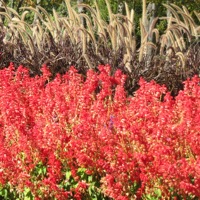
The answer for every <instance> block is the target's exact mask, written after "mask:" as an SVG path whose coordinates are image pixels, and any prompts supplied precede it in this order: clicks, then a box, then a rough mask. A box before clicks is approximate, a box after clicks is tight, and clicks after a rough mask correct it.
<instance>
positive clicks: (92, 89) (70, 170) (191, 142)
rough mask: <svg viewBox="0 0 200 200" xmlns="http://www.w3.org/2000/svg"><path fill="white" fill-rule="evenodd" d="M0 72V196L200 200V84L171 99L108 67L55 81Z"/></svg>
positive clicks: (162, 89) (22, 70) (73, 73)
mask: <svg viewBox="0 0 200 200" xmlns="http://www.w3.org/2000/svg"><path fill="white" fill-rule="evenodd" d="M42 70H43V75H42V76H40V77H39V76H37V77H34V78H31V77H30V76H29V73H28V71H27V69H25V68H23V67H22V66H20V67H19V68H18V69H17V70H16V71H15V70H14V67H13V65H12V64H10V67H9V68H7V69H4V70H1V71H0V186H1V187H0V196H2V197H4V198H10V199H12V198H14V199H16V198H20V199H24V198H25V197H26V198H29V199H59V200H61V199H67V198H68V199H70V198H71V199H72V198H73V199H116V200H126V199H127V200H128V199H140V198H142V199H159V198H162V199H166V198H168V197H170V198H187V199H194V198H198V197H200V157H199V155H200V123H199V121H200V86H199V82H200V79H199V78H198V77H194V78H193V79H192V80H187V81H186V82H185V88H184V90H183V91H181V92H179V95H178V96H177V97H176V98H175V99H173V98H172V97H171V96H170V93H169V92H167V90H166V88H165V87H164V86H159V85H158V84H156V83H155V82H153V81H152V82H150V83H148V82H145V81H144V80H143V79H142V78H141V79H140V82H139V84H140V89H139V90H137V91H136V92H135V93H134V95H133V96H130V97H127V95H126V92H125V90H124V87H123V86H124V82H125V80H126V77H125V75H123V74H122V73H121V72H120V71H116V73H115V74H114V75H113V76H111V75H110V67H109V66H99V71H100V72H99V73H96V72H94V71H92V70H89V71H88V73H87V77H86V80H84V78H83V76H82V75H80V74H78V73H77V71H76V70H75V69H74V68H73V67H72V68H71V69H70V70H69V72H67V73H66V74H65V75H64V76H62V77H61V76H60V75H57V77H56V78H55V79H54V80H53V81H49V76H50V73H49V71H48V70H47V67H46V66H43V68H42Z"/></svg>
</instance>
